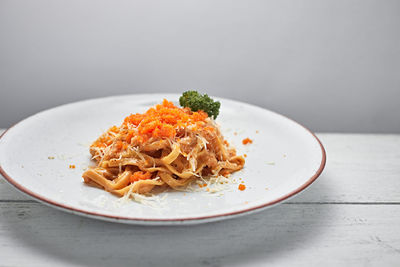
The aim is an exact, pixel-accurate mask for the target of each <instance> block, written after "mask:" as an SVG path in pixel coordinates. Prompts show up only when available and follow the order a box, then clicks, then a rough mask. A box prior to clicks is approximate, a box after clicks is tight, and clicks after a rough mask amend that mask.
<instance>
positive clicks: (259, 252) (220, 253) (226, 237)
mask: <svg viewBox="0 0 400 267" xmlns="http://www.w3.org/2000/svg"><path fill="white" fill-rule="evenodd" d="M330 180H331V179H329V177H328V175H326V176H325V175H322V176H321V177H320V178H319V179H318V180H317V182H316V183H318V185H317V186H312V187H311V188H309V189H308V190H307V191H305V192H304V193H303V195H309V197H306V198H311V197H310V196H312V195H321V194H324V192H321V191H329V190H331V188H330V186H329V181H330ZM315 189H317V190H318V192H316V191H315ZM325 193H326V192H325ZM12 205H15V208H13V209H10V210H9V211H8V214H3V218H5V220H4V222H3V225H4V227H6V228H7V230H9V232H11V234H12V235H14V236H13V238H14V239H16V240H17V241H18V242H19V243H21V246H23V247H28V249H29V250H32V251H33V252H34V253H35V254H38V255H40V257H41V258H43V259H46V261H48V262H49V263H50V262H63V263H67V264H68V263H70V264H71V265H85V266H111V265H112V266H128V265H129V266H136V265H137V266H157V265H162V266H182V265H183V264H190V265H191V266H193V265H195V266H219V265H235V264H241V263H242V264H244V263H246V262H247V261H248V260H250V259H251V260H252V261H254V260H255V259H257V258H263V259H266V258H268V259H269V260H270V261H271V262H272V261H274V259H279V258H280V257H285V256H286V255H288V254H290V253H292V252H293V251H295V250H296V249H298V248H301V247H305V246H308V244H311V243H312V240H313V239H315V238H317V237H318V236H320V235H322V234H323V233H324V231H327V229H328V227H329V222H327V220H329V217H330V218H332V216H335V214H334V213H335V210H333V208H332V205H321V204H311V203H301V204H296V203H294V202H293V201H292V202H290V203H284V204H281V205H278V206H275V207H272V208H270V209H266V210H264V211H261V212H259V213H255V214H251V215H248V216H242V217H239V218H234V219H230V220H226V221H220V222H214V223H208V224H200V225H191V226H161V227H160V226H158V227H154V226H134V225H125V224H117V223H110V222H103V221H98V220H94V219H89V218H83V217H80V216H75V215H71V214H68V213H64V212H61V211H58V210H55V209H52V208H49V207H46V206H44V205H42V204H39V203H33V204H32V203H13V204H12ZM328 214H329V216H328Z"/></svg>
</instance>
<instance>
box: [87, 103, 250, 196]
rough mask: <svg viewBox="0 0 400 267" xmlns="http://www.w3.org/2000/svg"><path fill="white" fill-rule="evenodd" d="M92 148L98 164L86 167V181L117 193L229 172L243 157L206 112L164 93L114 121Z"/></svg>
mask: <svg viewBox="0 0 400 267" xmlns="http://www.w3.org/2000/svg"><path fill="white" fill-rule="evenodd" d="M90 153H91V155H92V159H93V160H94V161H95V162H96V163H97V166H95V167H92V168H89V169H88V170H86V171H85V172H84V173H83V175H82V177H83V179H84V182H85V183H87V184H89V185H92V186H96V187H99V188H103V189H104V190H106V191H108V192H111V193H113V194H115V195H117V196H124V195H126V194H128V193H138V194H146V193H149V192H151V191H152V190H153V189H155V188H162V187H171V188H174V189H180V188H183V187H185V186H187V185H188V184H189V183H191V182H192V181H195V180H196V179H201V178H203V177H211V176H220V175H223V176H225V177H227V176H229V175H230V174H231V173H233V172H235V171H238V170H240V169H242V168H243V165H244V163H245V160H244V158H243V157H242V156H238V155H236V150H235V149H234V148H233V147H231V146H230V145H229V143H228V142H227V141H226V140H224V138H223V136H222V135H221V132H220V130H219V128H218V126H217V124H216V123H215V121H214V120H213V119H211V118H210V117H208V115H207V113H205V112H203V111H201V110H200V111H196V112H192V111H191V110H190V108H180V107H177V106H175V105H174V104H173V103H172V102H169V101H167V100H165V99H164V101H163V102H162V104H158V105H155V106H154V107H151V108H150V109H149V110H147V111H146V112H145V113H143V114H139V113H137V114H131V115H129V116H128V117H126V118H125V120H124V122H123V123H122V125H121V126H120V127H117V126H113V127H111V128H110V129H109V130H108V131H106V132H105V133H103V134H102V135H101V136H100V137H99V138H98V139H97V140H96V141H94V142H93V144H92V145H91V146H90Z"/></svg>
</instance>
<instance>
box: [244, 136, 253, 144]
mask: <svg viewBox="0 0 400 267" xmlns="http://www.w3.org/2000/svg"><path fill="white" fill-rule="evenodd" d="M252 143H253V140H251V139H250V138H248V137H247V138H245V139H243V140H242V144H243V145H247V144H252Z"/></svg>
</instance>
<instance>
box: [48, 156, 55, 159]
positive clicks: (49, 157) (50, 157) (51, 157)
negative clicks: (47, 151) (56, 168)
mask: <svg viewBox="0 0 400 267" xmlns="http://www.w3.org/2000/svg"><path fill="white" fill-rule="evenodd" d="M47 158H48V159H55V158H54V157H53V156H48V157H47Z"/></svg>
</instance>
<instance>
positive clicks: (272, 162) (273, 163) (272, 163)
mask: <svg viewBox="0 0 400 267" xmlns="http://www.w3.org/2000/svg"><path fill="white" fill-rule="evenodd" d="M267 164H268V165H275V161H268V162H267Z"/></svg>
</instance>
